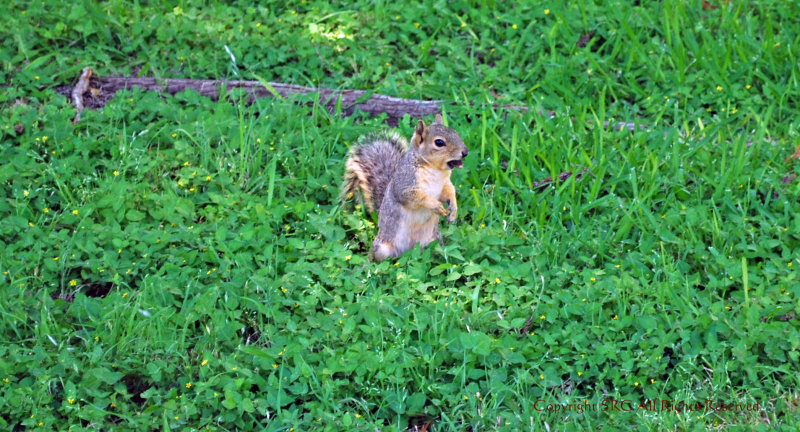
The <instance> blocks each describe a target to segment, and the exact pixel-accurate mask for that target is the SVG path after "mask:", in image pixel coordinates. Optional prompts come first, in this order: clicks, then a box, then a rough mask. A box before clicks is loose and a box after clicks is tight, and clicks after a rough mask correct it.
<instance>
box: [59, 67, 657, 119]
mask: <svg viewBox="0 0 800 432" xmlns="http://www.w3.org/2000/svg"><path fill="white" fill-rule="evenodd" d="M85 71H86V69H84V72H85ZM89 73H90V84H89V86H88V88H79V86H81V85H82V83H83V80H82V79H81V80H79V81H78V84H77V85H76V86H75V87H70V86H63V87H58V88H56V91H58V92H59V93H62V94H64V95H67V96H72V98H73V100H74V93H75V92H76V91H80V92H81V94H82V95H84V99H83V100H82V103H83V104H84V105H85V106H86V107H88V108H100V107H102V106H103V105H105V103H106V102H108V100H110V99H111V97H113V95H114V93H116V92H117V91H119V90H124V89H132V88H134V87H138V88H140V89H142V90H150V91H157V92H163V93H169V94H173V95H174V94H177V93H180V92H182V91H186V90H194V91H196V92H197V93H199V94H200V95H202V96H205V97H208V98H211V99H215V100H216V99H218V98H219V95H220V93H221V92H222V91H223V89H227V91H230V90H232V89H243V90H245V92H246V93H247V94H248V95H249V97H250V100H249V102H253V100H255V99H256V98H264V97H282V98H285V97H288V96H289V95H293V94H310V93H319V100H320V104H321V105H324V106H325V107H327V109H328V110H329V111H330V112H331V113H333V112H334V111H335V109H336V107H337V105H338V104H340V106H341V110H342V113H343V114H344V115H352V114H353V112H354V111H355V109H356V108H357V109H358V110H360V111H362V112H364V113H366V114H368V115H370V116H377V115H379V114H384V113H385V114H387V115H388V116H389V120H388V123H389V124H390V125H392V126H397V123H398V120H399V119H400V118H402V117H403V116H404V115H405V114H408V115H410V116H411V117H412V118H421V117H425V116H428V115H431V114H437V113H440V112H441V110H442V106H443V105H445V104H446V102H445V101H441V100H432V101H426V100H418V99H404V98H398V97H393V96H387V95H382V94H378V93H373V92H371V91H366V90H338V89H329V88H312V87H304V86H300V85H295V84H284V83H277V82H269V83H266V84H267V85H265V84H263V83H262V82H260V81H225V80H197V79H184V78H164V79H158V78H146V77H114V76H111V77H101V76H98V75H97V74H96V73H95V74H92V73H91V70H89ZM92 88H93V89H97V91H96V92H94V93H96V94H91V95H89V94H88V93H87V92H88V91H89V90H90V89H92ZM86 96H88V97H86ZM76 106H77V103H76ZM494 108H495V109H506V110H511V111H528V107H526V106H520V105H495V106H494ZM79 111H80V108H79ZM540 115H544V116H548V117H551V118H552V117H555V115H556V114H555V112H552V111H547V112H540ZM589 123H590V124H591V122H589ZM603 126H604V127H605V128H609V127H612V128H614V129H617V130H623V129H628V130H629V131H631V132H634V131H635V130H636V129H637V126H636V125H635V124H634V123H631V122H613V123H610V122H608V121H606V122H604V123H603ZM638 128H639V129H644V126H642V125H638Z"/></svg>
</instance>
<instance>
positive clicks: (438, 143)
mask: <svg viewBox="0 0 800 432" xmlns="http://www.w3.org/2000/svg"><path fill="white" fill-rule="evenodd" d="M433 143H434V144H436V147H444V140H443V139H441V138H436V140H435V141H434V142H433Z"/></svg>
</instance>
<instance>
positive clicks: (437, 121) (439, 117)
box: [433, 114, 442, 124]
mask: <svg viewBox="0 0 800 432" xmlns="http://www.w3.org/2000/svg"><path fill="white" fill-rule="evenodd" d="M433 124H442V115H441V114H436V118H434V119H433Z"/></svg>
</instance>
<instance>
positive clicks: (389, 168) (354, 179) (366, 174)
mask: <svg viewBox="0 0 800 432" xmlns="http://www.w3.org/2000/svg"><path fill="white" fill-rule="evenodd" d="M406 151H408V142H407V141H406V140H405V138H403V137H401V136H400V135H399V134H397V133H396V132H392V131H381V132H375V133H371V134H368V135H365V136H362V137H361V138H359V139H358V141H357V142H356V144H355V145H354V146H353V147H352V148H351V149H350V153H348V155H347V162H346V164H345V169H344V182H343V183H342V192H341V196H340V198H341V200H342V202H344V201H347V200H348V199H350V198H353V197H357V199H359V200H360V201H362V202H363V203H364V205H366V206H367V208H368V209H369V210H370V211H374V212H377V211H378V209H380V207H381V201H383V194H384V192H385V191H386V186H387V185H388V184H389V180H391V179H392V176H393V175H394V170H395V168H396V167H397V165H398V164H399V163H400V159H401V158H402V157H403V155H404V154H405V153H406ZM359 192H360V196H359Z"/></svg>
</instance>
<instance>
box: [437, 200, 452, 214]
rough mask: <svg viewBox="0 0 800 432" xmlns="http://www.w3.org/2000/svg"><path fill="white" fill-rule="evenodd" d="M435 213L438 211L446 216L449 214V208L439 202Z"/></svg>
mask: <svg viewBox="0 0 800 432" xmlns="http://www.w3.org/2000/svg"><path fill="white" fill-rule="evenodd" d="M436 213H439V214H440V215H442V216H447V215H449V214H450V210H448V209H446V208H444V206H443V205H442V204H441V203H440V204H439V207H437V208H436Z"/></svg>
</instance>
